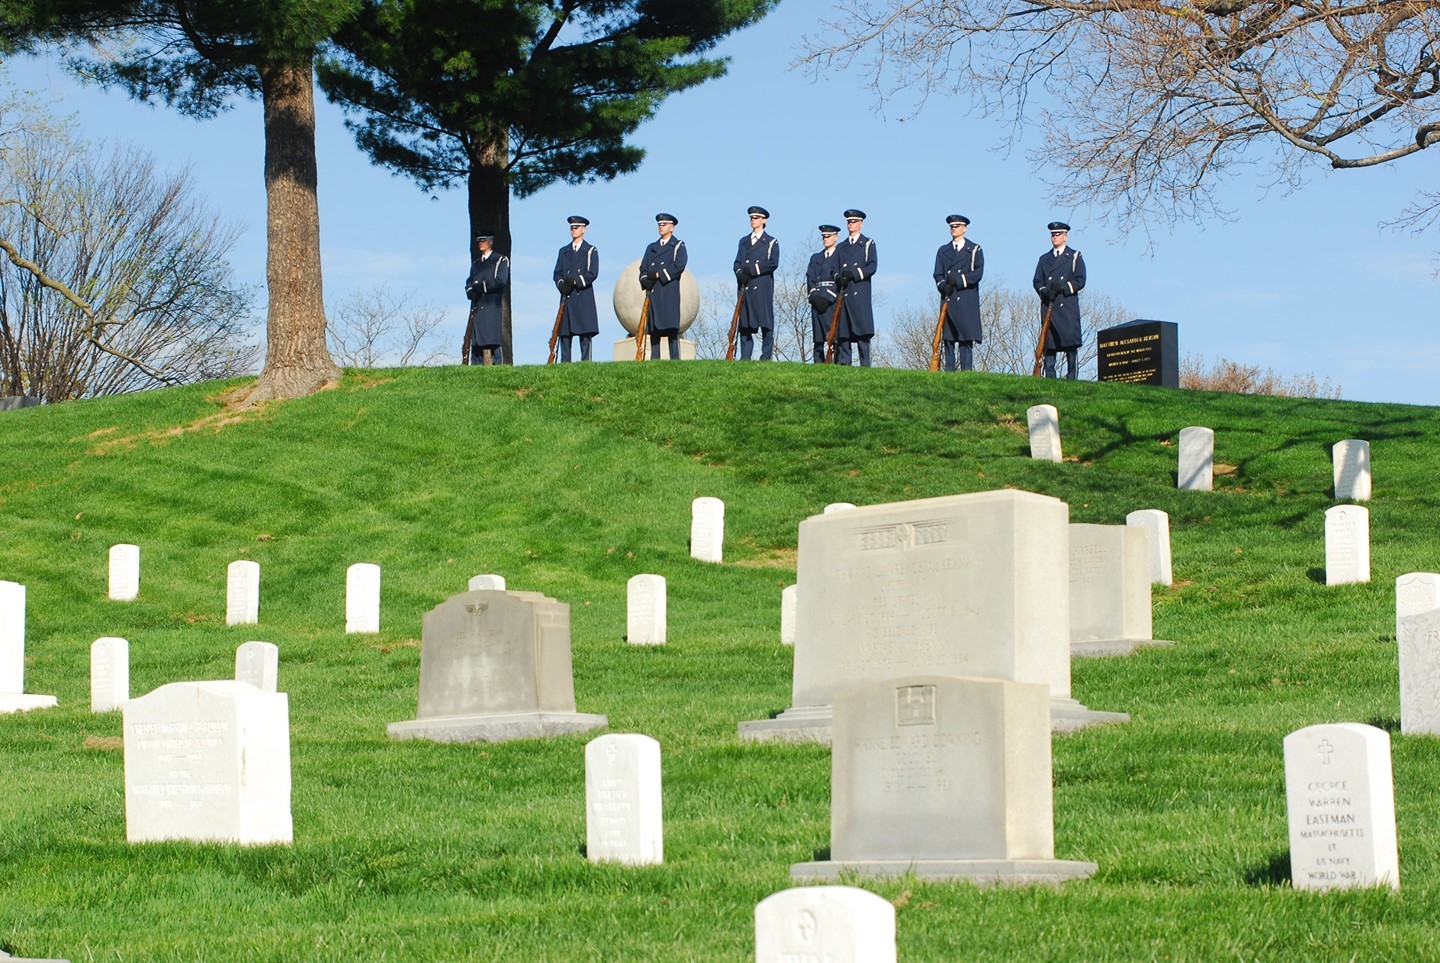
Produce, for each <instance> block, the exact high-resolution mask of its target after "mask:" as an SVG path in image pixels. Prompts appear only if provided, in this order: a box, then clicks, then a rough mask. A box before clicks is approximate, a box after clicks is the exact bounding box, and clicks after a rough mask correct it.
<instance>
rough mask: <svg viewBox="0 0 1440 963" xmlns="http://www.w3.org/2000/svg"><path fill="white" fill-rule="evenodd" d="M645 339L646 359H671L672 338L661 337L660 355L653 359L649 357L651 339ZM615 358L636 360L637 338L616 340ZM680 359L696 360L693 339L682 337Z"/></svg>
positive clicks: (618, 359) (617, 359)
mask: <svg viewBox="0 0 1440 963" xmlns="http://www.w3.org/2000/svg"><path fill="white" fill-rule="evenodd" d="M645 340H646V343H647V347H646V348H645V351H646V358H645V360H646V361H651V360H658V361H669V360H670V339H669V338H661V339H660V357H659V358H657V359H652V358H650V357H649V351H650V348H649V347H648V343H649V340H650V339H649V338H648V337H647V338H646V339H645ZM614 360H616V361H634V360H635V339H634V338H621V339H620V340H619V341H616V342H615V359H614ZM680 360H681V361H694V360H695V342H694V341H691V340H689V339H688V338H681V339H680Z"/></svg>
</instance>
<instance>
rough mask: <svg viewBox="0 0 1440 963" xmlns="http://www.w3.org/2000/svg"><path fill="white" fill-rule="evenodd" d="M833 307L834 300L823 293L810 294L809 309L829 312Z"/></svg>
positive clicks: (812, 292) (814, 292) (813, 292)
mask: <svg viewBox="0 0 1440 963" xmlns="http://www.w3.org/2000/svg"><path fill="white" fill-rule="evenodd" d="M834 306H835V298H832V297H830V296H829V294H828V293H827V292H825V291H811V292H810V307H812V308H814V309H815V310H816V311H829V310H830V309H831V308H833V307H834Z"/></svg>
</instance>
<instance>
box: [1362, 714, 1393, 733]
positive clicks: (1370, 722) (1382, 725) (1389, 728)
mask: <svg viewBox="0 0 1440 963" xmlns="http://www.w3.org/2000/svg"><path fill="white" fill-rule="evenodd" d="M1365 724H1366V725H1367V726H1374V727H1375V728H1376V729H1384V730H1385V731H1386V732H1399V731H1400V720H1399V719H1391V718H1389V717H1388V716H1372V717H1370V718H1369V719H1366V720H1365Z"/></svg>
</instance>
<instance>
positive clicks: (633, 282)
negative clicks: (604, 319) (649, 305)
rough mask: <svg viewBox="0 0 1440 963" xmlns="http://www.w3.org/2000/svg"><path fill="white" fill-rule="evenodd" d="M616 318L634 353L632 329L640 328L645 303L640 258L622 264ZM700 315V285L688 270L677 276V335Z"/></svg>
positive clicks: (617, 290)
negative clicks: (678, 303)
mask: <svg viewBox="0 0 1440 963" xmlns="http://www.w3.org/2000/svg"><path fill="white" fill-rule="evenodd" d="M614 302H615V317H616V318H617V319H619V321H620V324H621V326H622V327H624V328H625V331H626V333H627V334H629V335H630V341H631V348H630V350H631V351H632V352H633V351H634V350H635V348H634V339H635V329H636V328H638V327H639V326H640V309H641V307H642V306H643V305H644V304H645V289H644V288H642V287H640V259H639V258H638V257H637V258H636V259H635V260H633V261H631V262H630V263H629V264H627V265H625V268H624V270H622V271H621V272H620V276H619V277H618V278H616V279H615V297H614ZM699 314H700V285H698V284H696V283H695V276H694V275H693V274H691V273H690V272H689V271H686V272H685V273H684V274H681V275H680V333H681V334H684V333H685V332H686V331H688V330H689V329H690V325H691V324H693V323H694V322H695V318H696V317H697V316H699Z"/></svg>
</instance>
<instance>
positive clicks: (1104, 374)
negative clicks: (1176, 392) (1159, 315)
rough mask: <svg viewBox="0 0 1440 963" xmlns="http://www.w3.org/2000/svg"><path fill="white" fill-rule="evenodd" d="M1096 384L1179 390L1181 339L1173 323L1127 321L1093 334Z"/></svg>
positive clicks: (1177, 328)
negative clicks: (1111, 382)
mask: <svg viewBox="0 0 1440 963" xmlns="http://www.w3.org/2000/svg"><path fill="white" fill-rule="evenodd" d="M1095 355H1096V357H1095V361H1096V380H1098V381H1118V382H1125V383H1128V384H1139V385H1161V386H1162V387H1165V388H1178V387H1180V335H1179V326H1178V325H1177V324H1176V323H1175V322H1174V321H1146V320H1143V319H1142V320H1138V321H1129V322H1127V323H1125V324H1117V325H1114V326H1113V327H1109V328H1102V329H1101V330H1099V331H1096V332H1095Z"/></svg>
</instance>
